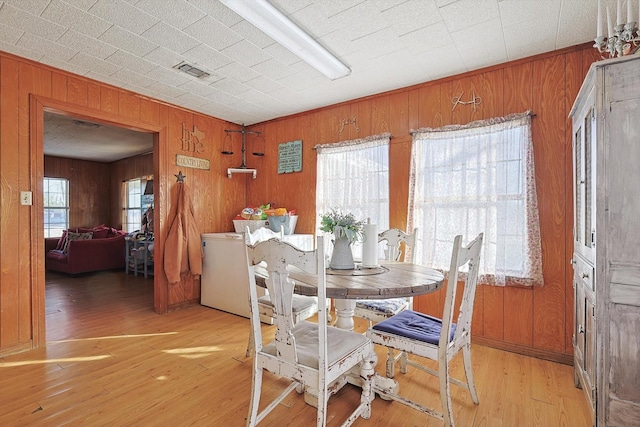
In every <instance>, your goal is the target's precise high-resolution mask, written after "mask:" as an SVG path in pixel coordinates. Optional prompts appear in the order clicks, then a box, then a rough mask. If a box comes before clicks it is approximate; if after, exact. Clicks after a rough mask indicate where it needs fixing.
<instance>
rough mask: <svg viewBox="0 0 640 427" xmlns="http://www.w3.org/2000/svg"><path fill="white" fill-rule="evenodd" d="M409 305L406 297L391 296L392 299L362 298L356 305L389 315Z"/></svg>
mask: <svg viewBox="0 0 640 427" xmlns="http://www.w3.org/2000/svg"><path fill="white" fill-rule="evenodd" d="M406 305H407V300H406V299H404V298H391V299H382V300H379V299H361V300H358V301H356V307H358V308H364V309H367V310H371V311H375V312H378V313H382V314H385V315H388V316H393V315H394V314H396V313H397V312H398V311H400V310H401V309H402V307H405V306H406Z"/></svg>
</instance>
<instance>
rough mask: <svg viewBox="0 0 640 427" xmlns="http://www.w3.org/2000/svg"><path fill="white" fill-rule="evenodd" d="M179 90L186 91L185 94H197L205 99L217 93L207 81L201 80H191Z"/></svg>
mask: <svg viewBox="0 0 640 427" xmlns="http://www.w3.org/2000/svg"><path fill="white" fill-rule="evenodd" d="M179 89H184V91H185V92H192V93H197V94H198V95H200V96H203V97H205V98H206V97H208V96H210V95H212V94H214V93H215V92H216V90H215V89H214V88H213V87H211V86H209V85H208V84H207V79H204V80H200V79H198V78H192V79H189V81H188V82H186V83H185V84H183V85H181V86H180V87H179Z"/></svg>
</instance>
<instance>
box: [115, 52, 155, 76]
mask: <svg viewBox="0 0 640 427" xmlns="http://www.w3.org/2000/svg"><path fill="white" fill-rule="evenodd" d="M106 61H107V62H109V63H111V64H115V65H116V66H118V67H123V68H127V69H129V70H132V71H135V72H136V73H140V74H147V73H149V72H150V71H152V70H154V69H156V68H157V66H156V65H155V64H154V63H153V62H151V61H147V60H145V59H142V58H139V57H137V56H135V55H131V54H130V53H127V52H125V51H123V50H117V51H115V52H114V53H113V55H110V56H109V57H107V58H106Z"/></svg>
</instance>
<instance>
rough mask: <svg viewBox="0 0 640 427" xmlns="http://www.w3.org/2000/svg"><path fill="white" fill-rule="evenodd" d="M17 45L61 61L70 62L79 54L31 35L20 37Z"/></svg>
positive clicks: (26, 34)
mask: <svg viewBox="0 0 640 427" xmlns="http://www.w3.org/2000/svg"><path fill="white" fill-rule="evenodd" d="M16 45H17V46H21V47H23V48H26V49H29V50H33V51H35V52H39V53H41V54H42V55H47V56H48V57H49V58H56V59H58V60H61V61H68V60H70V59H71V58H73V55H75V54H76V53H78V51H77V50H75V49H71V48H69V47H67V46H63V45H61V44H59V43H56V42H52V41H50V40H47V39H44V38H42V37H38V36H36V35H33V34H29V33H25V34H24V35H23V36H22V37H20V40H18V43H16Z"/></svg>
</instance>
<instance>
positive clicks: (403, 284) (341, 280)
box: [256, 260, 444, 330]
mask: <svg viewBox="0 0 640 427" xmlns="http://www.w3.org/2000/svg"><path fill="white" fill-rule="evenodd" d="M265 278H266V270H264V269H261V268H260V267H257V268H256V283H257V284H258V285H259V286H263V287H265V286H266V284H265V281H264V280H265ZM289 278H290V279H291V280H293V282H294V284H295V288H294V292H295V293H296V294H299V295H308V296H317V295H318V277H317V276H316V275H315V274H309V273H305V272H303V271H301V270H298V269H295V268H292V269H291V270H290V271H289ZM443 282H444V276H443V274H442V272H440V271H438V270H435V269H433V268H429V267H425V266H423V265H420V264H411V263H407V262H400V261H386V260H380V261H379V265H378V266H374V267H367V268H365V267H362V265H361V264H360V263H356V268H355V269H353V270H334V269H331V268H327V271H326V295H327V298H331V299H333V300H334V305H335V308H336V322H335V326H336V327H338V328H342V329H349V330H353V327H354V321H353V315H354V312H355V307H356V301H357V300H362V299H388V298H400V297H404V298H406V297H414V296H418V295H423V294H427V293H430V292H434V291H437V290H438V289H440V288H441V287H442V284H443Z"/></svg>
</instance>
